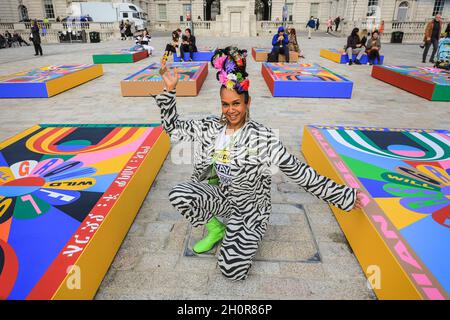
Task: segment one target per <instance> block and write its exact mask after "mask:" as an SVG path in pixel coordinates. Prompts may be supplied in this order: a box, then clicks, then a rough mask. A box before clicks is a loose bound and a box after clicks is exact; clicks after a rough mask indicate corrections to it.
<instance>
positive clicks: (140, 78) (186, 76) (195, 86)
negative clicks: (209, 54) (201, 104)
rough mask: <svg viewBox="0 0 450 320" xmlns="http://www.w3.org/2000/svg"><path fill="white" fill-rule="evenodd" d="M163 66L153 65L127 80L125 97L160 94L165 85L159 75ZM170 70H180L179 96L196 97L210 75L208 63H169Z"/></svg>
mask: <svg viewBox="0 0 450 320" xmlns="http://www.w3.org/2000/svg"><path fill="white" fill-rule="evenodd" d="M160 67H161V65H160V64H159V63H152V64H151V65H149V66H148V67H146V68H144V69H142V70H140V71H138V72H136V73H135V74H132V75H130V76H128V77H127V78H125V79H124V80H123V81H122V82H121V88H122V95H123V96H148V95H149V94H158V93H160V92H161V91H162V90H163V87H164V84H163V81H162V77H161V75H160V73H159V69H160ZM167 67H168V68H169V69H170V70H173V69H174V68H177V69H178V76H179V79H180V81H179V83H178V85H177V95H180V96H196V95H197V94H198V92H199V91H200V88H201V86H202V84H203V82H204V80H205V78H206V76H207V74H208V63H207V62H184V63H183V62H174V63H167Z"/></svg>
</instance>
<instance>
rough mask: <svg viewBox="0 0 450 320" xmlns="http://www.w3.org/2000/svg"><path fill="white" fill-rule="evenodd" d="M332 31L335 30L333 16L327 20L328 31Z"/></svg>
mask: <svg viewBox="0 0 450 320" xmlns="http://www.w3.org/2000/svg"><path fill="white" fill-rule="evenodd" d="M330 31H333V19H332V18H331V17H329V18H328V20H327V33H330Z"/></svg>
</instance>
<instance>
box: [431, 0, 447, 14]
mask: <svg viewBox="0 0 450 320" xmlns="http://www.w3.org/2000/svg"><path fill="white" fill-rule="evenodd" d="M444 4H445V0H434V7H433V14H432V16H433V17H434V16H435V15H438V14H442V11H444Z"/></svg>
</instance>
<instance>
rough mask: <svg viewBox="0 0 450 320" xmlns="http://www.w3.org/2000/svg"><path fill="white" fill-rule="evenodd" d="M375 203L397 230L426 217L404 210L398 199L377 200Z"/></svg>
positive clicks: (425, 215)
mask: <svg viewBox="0 0 450 320" xmlns="http://www.w3.org/2000/svg"><path fill="white" fill-rule="evenodd" d="M376 202H377V203H378V205H379V206H380V207H381V209H382V210H383V211H384V213H385V214H386V215H387V216H388V217H389V220H391V222H392V223H393V224H394V226H395V227H396V228H397V229H398V230H401V229H403V228H404V227H407V226H409V225H410V224H413V223H414V222H417V221H419V220H421V219H423V218H426V217H427V216H428V214H421V213H417V212H414V211H411V210H408V209H406V208H405V207H403V206H402V205H401V204H400V199H399V198H377V199H376Z"/></svg>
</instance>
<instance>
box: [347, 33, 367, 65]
mask: <svg viewBox="0 0 450 320" xmlns="http://www.w3.org/2000/svg"><path fill="white" fill-rule="evenodd" d="M358 32H359V29H358V28H354V29H353V30H352V33H351V34H350V35H349V36H348V38H347V45H346V49H345V51H346V52H347V55H348V64H349V65H350V66H351V65H352V64H353V61H352V59H353V53H355V54H357V56H356V59H355V64H361V62H360V61H359V60H360V59H361V57H362V56H363V55H364V53H365V51H366V48H365V47H364V46H363V45H362V44H361V39H360V38H359V35H358Z"/></svg>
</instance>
